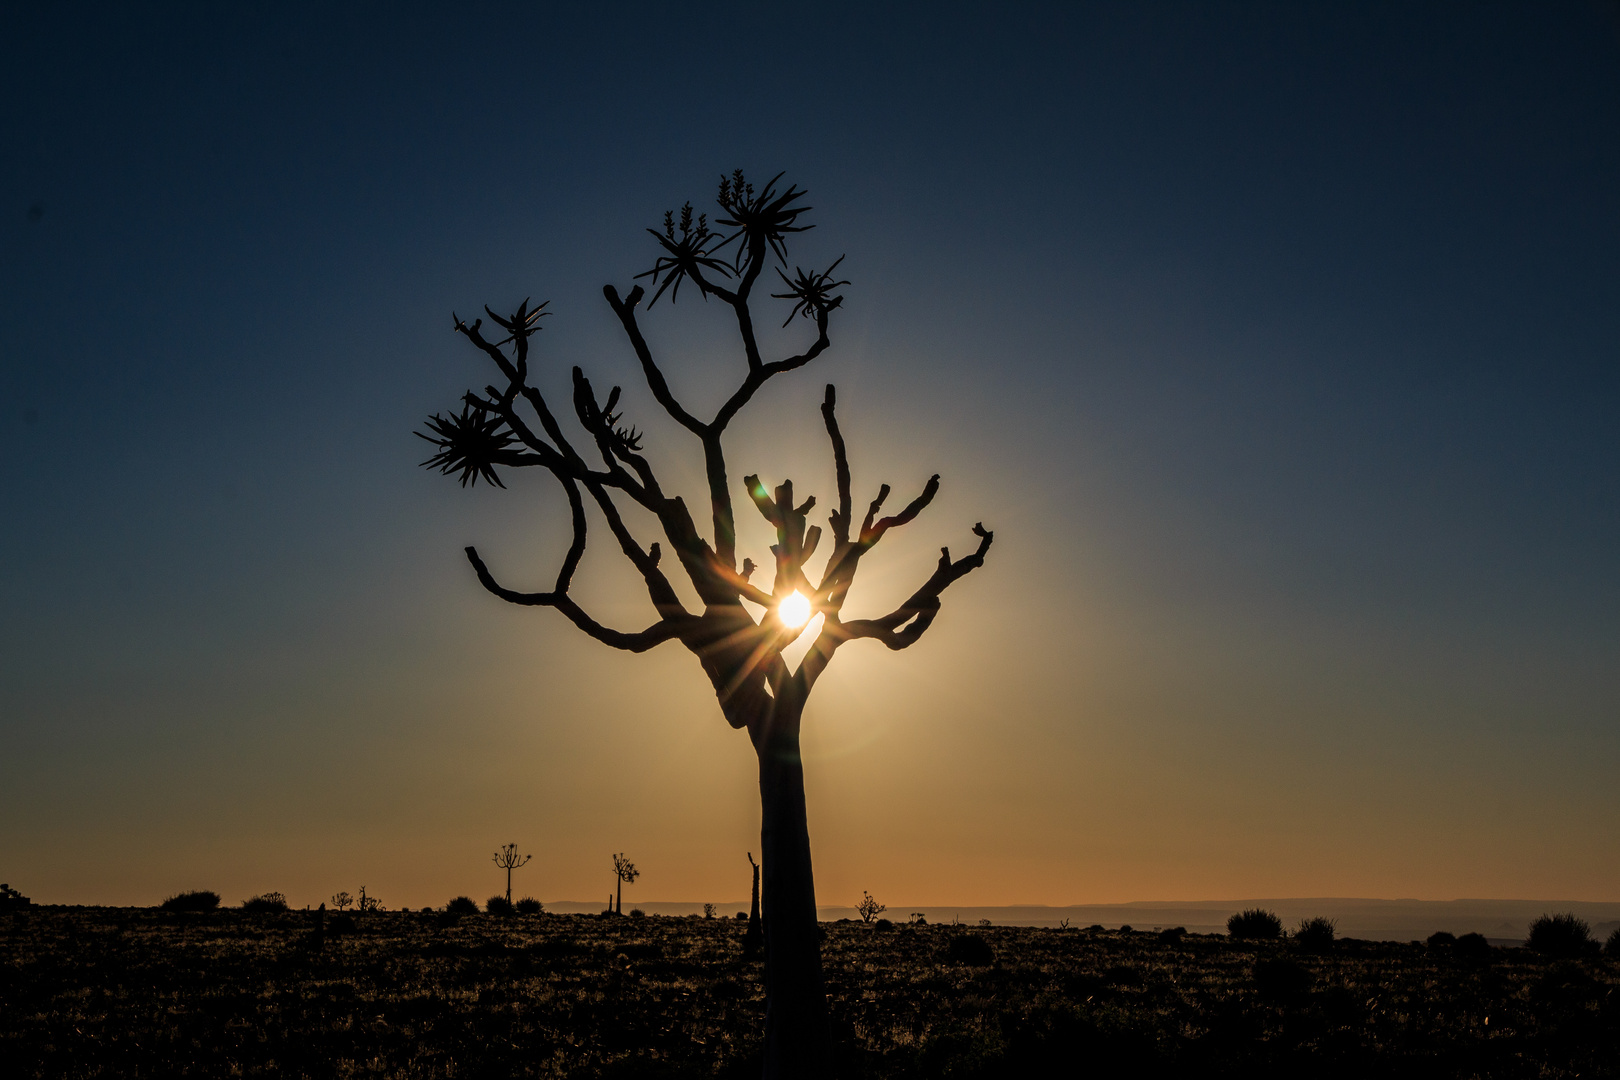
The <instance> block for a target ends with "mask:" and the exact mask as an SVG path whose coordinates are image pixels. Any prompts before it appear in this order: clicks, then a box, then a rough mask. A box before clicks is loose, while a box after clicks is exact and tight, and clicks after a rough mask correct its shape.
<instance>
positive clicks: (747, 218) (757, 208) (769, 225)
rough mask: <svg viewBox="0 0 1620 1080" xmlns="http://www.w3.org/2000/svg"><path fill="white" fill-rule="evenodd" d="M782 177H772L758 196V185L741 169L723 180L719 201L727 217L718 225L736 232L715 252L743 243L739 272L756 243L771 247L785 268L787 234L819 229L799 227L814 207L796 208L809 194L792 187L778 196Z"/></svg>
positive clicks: (737, 264) (738, 253) (736, 257)
mask: <svg viewBox="0 0 1620 1080" xmlns="http://www.w3.org/2000/svg"><path fill="white" fill-rule="evenodd" d="M782 175H783V174H782V173H777V174H776V175H775V176H773V177H771V179H770V181H769V182H768V183H766V185H765V190H764V191H761V192H759V193H758V194H755V193H754V185H753V184H750V183H749V182H748V180H747V178H746V177H744V176H743V171H742V170H741V169H738V170H736V171H735V172H733V173H732V174H731V176H730V177H724V176H722V177H721V178H720V193H719V195H718V196H717V198H716V200H715V201H716V202H718V203H719V204H720V209H722V210H724V211H725V212H726V216H725V217H723V218H716V219H715V224H716V225H719V226H722V227H723V228H727V229H733V230H735V231H734V232H732V234H731V235H730V236H727V237H726V238H725V239H724V240H722V241H721V242H720V244H719V245H718V246H717V247H715V248H714V250H715V251H719V250H720V249H721V248H724V247H726V246H728V245H729V244H731V243H732V242H733V241H737V240H740V241H742V242H741V243H740V244H738V245H737V250H736V252H735V255H734V262H733V266H734V267H735V269H736V270H737V271H738V272H739V273H740V272H741V271H742V268H743V266H744V265H745V264H746V263H747V262H748V259H749V252H750V251H751V250H752V249H753V247H754V243H755V241H756V240H758V241H762V242H764V243H767V244H769V245H770V248H771V250H772V251H774V252H775V253H776V257H777V259H778V260H780V261H781V263H782V264H783V265H784V266H785V265H787V242H786V238H787V234H788V233H797V232H805V231H806V230H808V229H812V228H814V227H815V226H813V225H800V224H798V220H799V217H800V216H801V215H803V214H805V213H807V212H808V211H809V210H810V209H811V208H810V207H808V206H794V205H793V204H794V203H795V202H796V201H798V200H799V199H802V198H804V197H805V195H807V194H809V193H808V192H805V191H801V190H799V188H797V187H795V186H793V185H791V184H790V185H789V186H788V189H787V190H786V191H784V192H782V193H781V194H780V195H778V194H777V193H776V182H777V181H778V180H780V179H782Z"/></svg>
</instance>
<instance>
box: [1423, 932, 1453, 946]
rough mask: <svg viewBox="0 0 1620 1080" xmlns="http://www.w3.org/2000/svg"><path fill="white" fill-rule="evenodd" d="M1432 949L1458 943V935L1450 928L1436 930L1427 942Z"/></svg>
mask: <svg viewBox="0 0 1620 1080" xmlns="http://www.w3.org/2000/svg"><path fill="white" fill-rule="evenodd" d="M1426 944H1427V945H1428V946H1429V948H1431V949H1446V948H1450V947H1451V946H1453V945H1455V944H1457V935H1456V934H1453V933H1452V932H1451V931H1449V930H1436V931H1435V932H1434V933H1432V934H1430V935H1429V939H1428V941H1427V943H1426Z"/></svg>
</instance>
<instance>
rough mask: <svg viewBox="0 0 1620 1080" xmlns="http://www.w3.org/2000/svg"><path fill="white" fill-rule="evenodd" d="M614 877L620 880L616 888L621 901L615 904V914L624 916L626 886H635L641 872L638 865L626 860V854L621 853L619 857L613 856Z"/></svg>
mask: <svg viewBox="0 0 1620 1080" xmlns="http://www.w3.org/2000/svg"><path fill="white" fill-rule="evenodd" d="M613 875H614V876H615V877H617V878H618V879H619V880H618V884H617V885H616V886H615V888H617V889H618V891H619V899H618V902H617V903H615V904H614V911H613V913H614V914H615V915H623V914H624V887H625V886H626V885H630V884H633V883H634V882H635V880H636V878H638V877H640V876H641V871H640V870H637V869H636V864H635V863H633V862H631V861H630V860H629V859H627V858H625V857H624V852H622V851H621V852H619V853H618V854H617V855H615V856H613Z"/></svg>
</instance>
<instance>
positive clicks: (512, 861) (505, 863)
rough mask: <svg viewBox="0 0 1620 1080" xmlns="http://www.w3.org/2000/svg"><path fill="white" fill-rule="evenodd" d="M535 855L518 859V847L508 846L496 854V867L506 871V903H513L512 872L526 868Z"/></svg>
mask: <svg viewBox="0 0 1620 1080" xmlns="http://www.w3.org/2000/svg"><path fill="white" fill-rule="evenodd" d="M532 858H534V856H533V855H524V856H523V857H522V858H519V857H518V853H517V845H516V844H506V845H504V846H503V847H502V848H501V850H499V851H497V852H496V853H495V865H496V866H499V867H500V868H501V869H503V870H505V871H506V903H507V904H508V905H509V906H510V905H511V903H512V871H513V870H516V869H517V868H518V867H520V866H526V865H527V864H528V862H529V860H530V859H532Z"/></svg>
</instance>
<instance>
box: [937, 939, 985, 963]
mask: <svg viewBox="0 0 1620 1080" xmlns="http://www.w3.org/2000/svg"><path fill="white" fill-rule="evenodd" d="M946 955H947V956H949V957H950V959H951V961H952V962H953V963H957V964H969V965H971V966H973V967H989V966H990V965H991V964H993V963H995V962H996V954H995V953H994V952H992V951H991V949H990V943H989V942H988V941H986V940H984V938H982V937H980V936H979V935H978V934H962V935H960V936H958V937H953V938H951V943H950V945H949V946H948V947H947V948H946Z"/></svg>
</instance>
